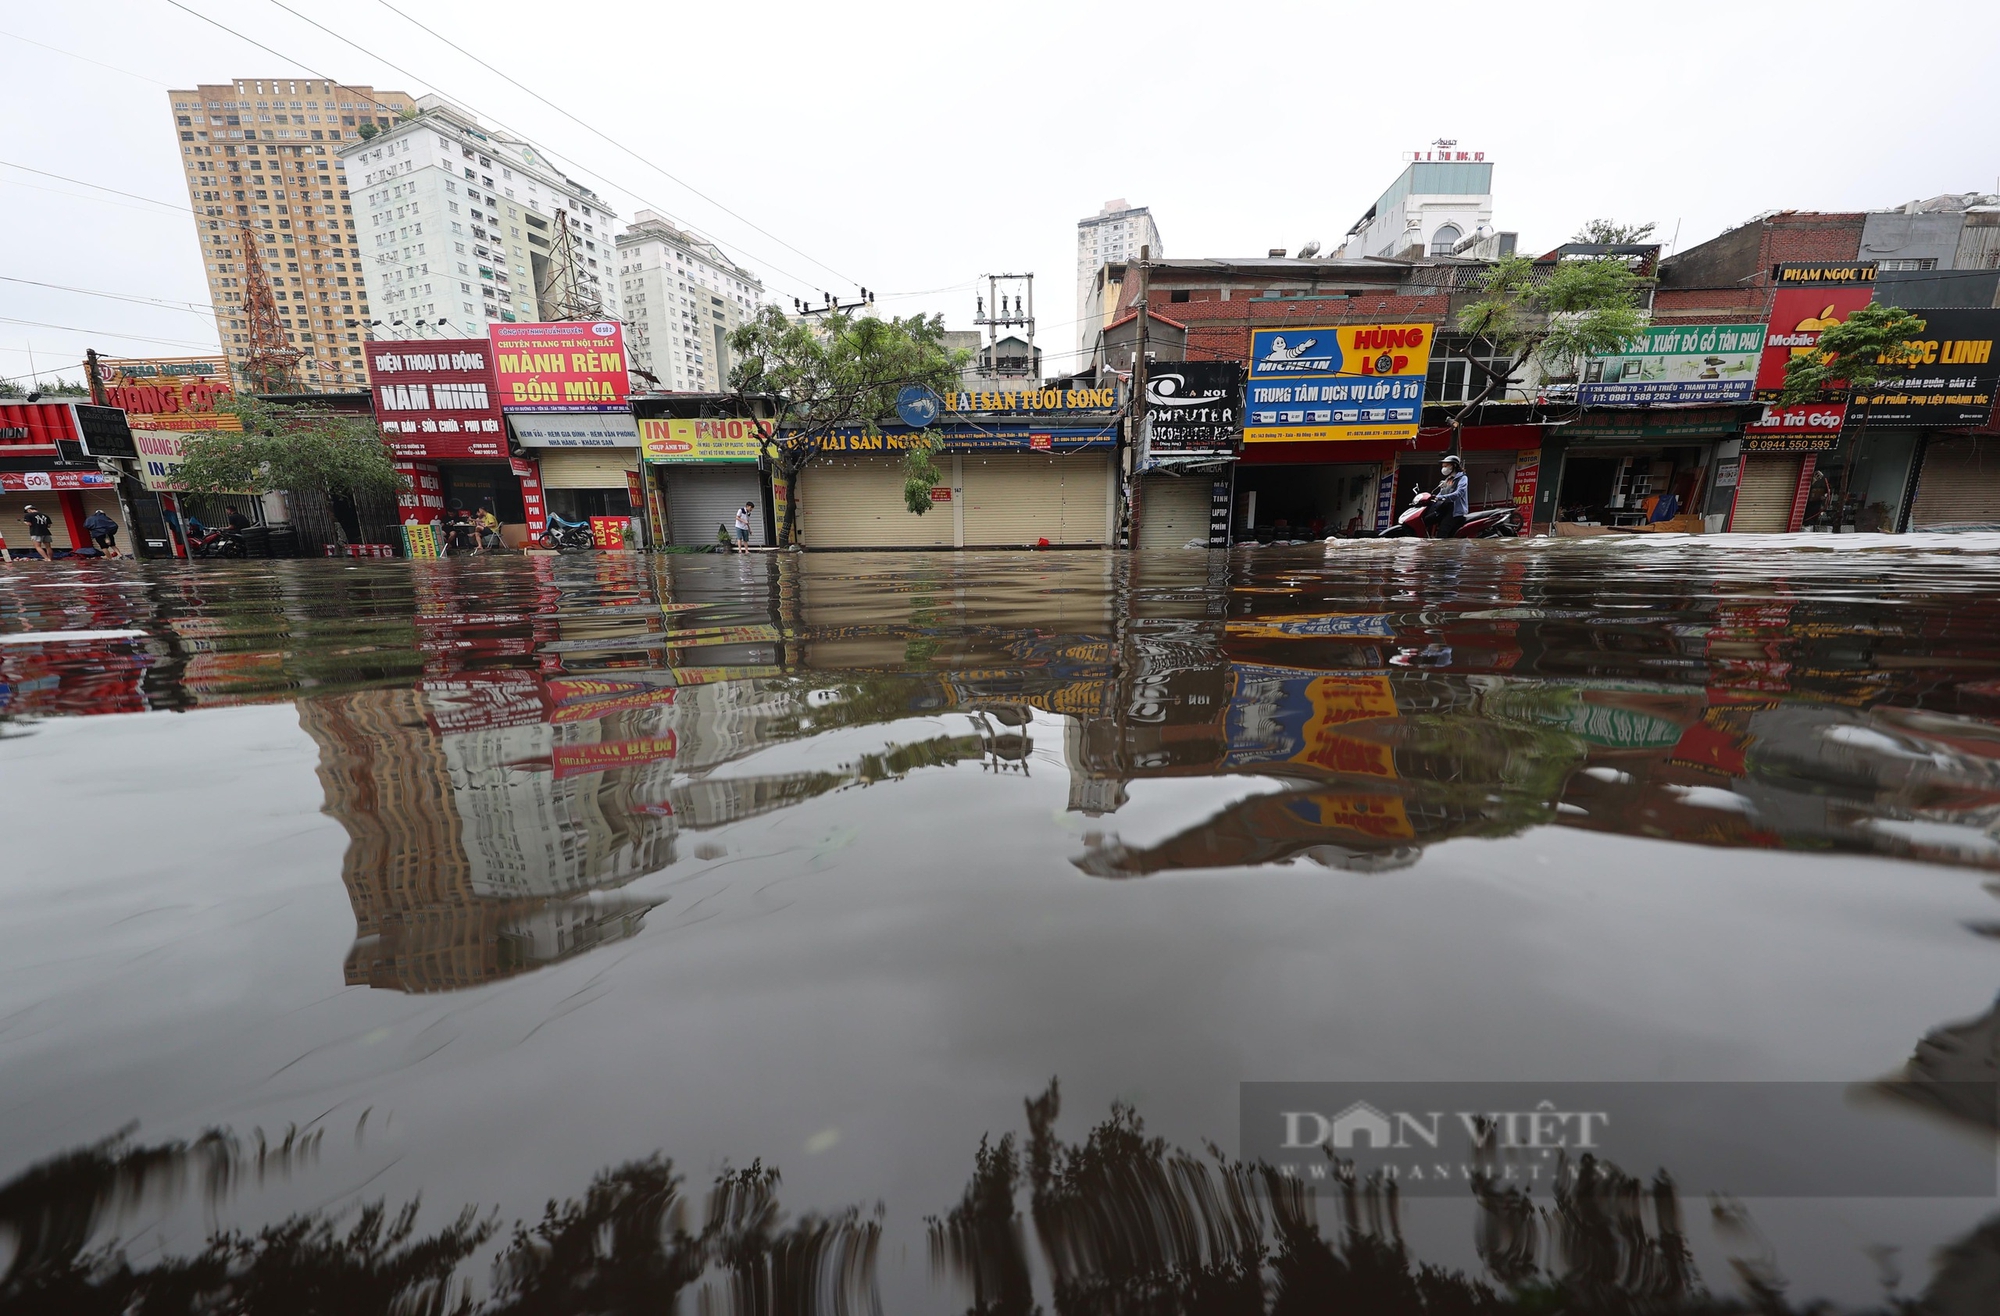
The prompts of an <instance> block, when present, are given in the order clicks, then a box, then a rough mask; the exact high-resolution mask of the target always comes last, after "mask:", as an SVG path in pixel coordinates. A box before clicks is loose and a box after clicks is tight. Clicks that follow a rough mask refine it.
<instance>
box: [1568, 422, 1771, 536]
mask: <svg viewBox="0 0 2000 1316" xmlns="http://www.w3.org/2000/svg"><path fill="white" fill-rule="evenodd" d="M1740 410H1742V409H1739V408H1734V407H1728V408H1722V407H1717V408H1702V409H1694V410H1680V409H1674V410H1664V409H1646V408H1634V409H1632V410H1623V409H1620V410H1616V411H1612V410H1604V411H1592V412H1586V413H1584V414H1583V415H1582V416H1581V417H1579V418H1578V419H1577V420H1575V421H1573V422H1571V423H1570V424H1567V425H1564V426H1561V427H1559V428H1556V427H1552V428H1551V429H1550V431H1549V442H1548V444H1547V445H1546V446H1545V447H1544V449H1543V452H1542V456H1541V476H1542V478H1541V481H1540V483H1539V489H1538V491H1537V493H1536V497H1535V503H1534V506H1535V522H1536V525H1537V527H1538V528H1541V527H1548V526H1550V525H1553V527H1554V533H1556V534H1558V535H1576V534H1581V535H1590V534H1604V533H1609V532H1610V531H1611V530H1612V529H1616V528H1638V527H1640V526H1644V525H1647V524H1651V523H1652V522H1653V519H1654V518H1655V517H1656V516H1657V515H1659V514H1660V511H1661V508H1660V503H1661V502H1662V501H1663V500H1666V499H1671V500H1672V502H1671V509H1670V513H1671V515H1674V516H1677V517H1681V518H1684V519H1683V520H1681V522H1680V524H1681V525H1682V526H1684V527H1686V528H1688V529H1695V528H1697V526H1698V528H1699V529H1701V530H1704V531H1707V532H1709V533H1714V532H1716V531H1720V530H1722V529H1723V528H1724V527H1725V526H1726V525H1727V524H1728V522H1729V516H1730V512H1731V509H1732V507H1733V506H1734V504H1735V501H1736V499H1737V496H1738V493H1739V484H1740V481H1741V478H1742V477H1744V476H1745V475H1747V476H1749V477H1750V478H1751V479H1752V480H1753V482H1754V483H1755V485H1756V487H1757V488H1758V489H1760V490H1761V489H1762V488H1763V487H1764V485H1765V484H1766V483H1768V476H1769V473H1770V472H1771V471H1774V470H1777V469H1778V468H1779V467H1780V466H1784V464H1785V463H1786V462H1789V463H1790V465H1789V466H1788V467H1786V469H1789V470H1790V471H1791V472H1792V476H1791V478H1792V479H1793V480H1794V483H1796V473H1797V461H1798V459H1797V458H1796V457H1795V456H1787V455H1785V454H1769V455H1760V456H1756V457H1751V458H1748V459H1747V460H1746V457H1745V454H1744V453H1743V452H1742V448H1743V442H1742V437H1741V435H1742V421H1741V419H1740V415H1739V411H1740ZM1767 461H1768V462H1770V463H1773V464H1771V465H1768V466H1767V465H1763V464H1760V463H1764V462H1767ZM1786 510H1787V513H1789V504H1788V505H1787V508H1786ZM1694 516H1698V517H1700V518H1701V519H1700V521H1699V522H1695V521H1692V520H1688V519H1685V518H1689V517H1694ZM1779 528H1780V529H1783V526H1780V527H1779Z"/></svg>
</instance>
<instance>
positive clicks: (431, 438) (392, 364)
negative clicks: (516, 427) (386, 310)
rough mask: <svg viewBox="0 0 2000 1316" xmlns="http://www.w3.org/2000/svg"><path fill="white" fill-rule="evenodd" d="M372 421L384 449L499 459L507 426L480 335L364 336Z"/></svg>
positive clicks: (422, 457)
mask: <svg viewBox="0 0 2000 1316" xmlns="http://www.w3.org/2000/svg"><path fill="white" fill-rule="evenodd" d="M361 350H362V352H363V353H364V354H365V356H366V359H367V362H368V380H369V383H370V384H371V385H373V388H374V394H375V421H376V423H377V424H378V425H380V426H381V428H382V442H383V443H385V444H387V445H388V448H389V452H390V455H391V456H394V457H397V458H401V459H403V460H405V461H435V460H437V459H439V458H458V459H461V460H462V459H466V458H484V459H488V460H499V459H504V458H505V457H506V456H507V431H506V425H505V422H503V421H502V420H501V419H500V408H499V406H498V405H497V400H496V393H495V385H494V378H493V349H492V348H491V347H490V346H488V345H487V342H486V340H485V339H483V338H443V339H406V340H400V341H398V340H388V341H381V340H378V341H376V342H371V343H365V344H363V345H362V349H361Z"/></svg>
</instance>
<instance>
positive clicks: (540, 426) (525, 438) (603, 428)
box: [507, 411, 639, 448]
mask: <svg viewBox="0 0 2000 1316" xmlns="http://www.w3.org/2000/svg"><path fill="white" fill-rule="evenodd" d="M507 423H508V424H509V425H512V426H513V427H514V434H515V436H516V437H518V438H519V439H520V440H521V446H522V447H524V448H637V447H638V446H639V426H638V423H637V422H636V421H634V420H633V419H632V413H631V412H629V411H608V412H582V411H554V412H547V413H544V414H539V415H533V416H527V415H522V414H520V413H518V412H517V413H515V414H513V415H510V416H508V417H507Z"/></svg>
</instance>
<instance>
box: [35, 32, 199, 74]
mask: <svg viewBox="0 0 2000 1316" xmlns="http://www.w3.org/2000/svg"><path fill="white" fill-rule="evenodd" d="M0 37H12V38H13V39H14V40H16V41H25V42H26V43H27V44H29V45H31V46H40V47H41V48H42V49H43V50H50V51H54V52H55V53H56V54H58V55H67V56H69V57H70V58H71V59H80V60H82V61H83V62H84V63H86V64H95V65H97V67H99V68H101V69H110V70H111V71H112V72H113V73H123V74H124V75H125V76H126V77H128V78H137V79H138V80H139V81H141V82H150V83H152V84H153V85H154V86H155V87H168V86H171V85H172V84H171V83H166V82H161V81H160V80H159V79H158V78H149V77H147V76H146V75H145V74H143V73H134V72H133V71H132V70H131V69H121V68H119V67H118V66H117V65H116V64H106V63H105V62H104V61H103V60H99V59H92V58H91V57H90V56H88V55H79V54H77V53H76V52H75V51H74V50H64V49H62V47H60V46H51V45H49V44H48V43H47V42H44V41H37V40H35V39H34V38H33V37H24V36H22V35H21V34H20V33H18V32H0Z"/></svg>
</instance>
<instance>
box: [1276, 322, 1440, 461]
mask: <svg viewBox="0 0 2000 1316" xmlns="http://www.w3.org/2000/svg"><path fill="white" fill-rule="evenodd" d="M1435 333H1436V326H1434V325H1428V324H1341V325H1297V326H1294V325H1287V326H1285V327H1284V328H1282V329H1256V330H1252V331H1251V334H1250V373H1249V378H1248V381H1247V383H1246V384H1245V389H1244V393H1245V396H1244V408H1243V441H1244V442H1245V443H1306V442H1320V441H1325V440H1329V439H1356V440H1361V439H1365V440H1371V441H1379V440H1383V439H1410V438H1414V437H1415V436H1416V433H1417V424H1418V422H1419V421H1420V420H1421V419H1422V418H1423V412H1424V375H1425V372H1427V371H1428V370H1429V369H1430V364H1431V340H1432V338H1433V337H1434V336H1435Z"/></svg>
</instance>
